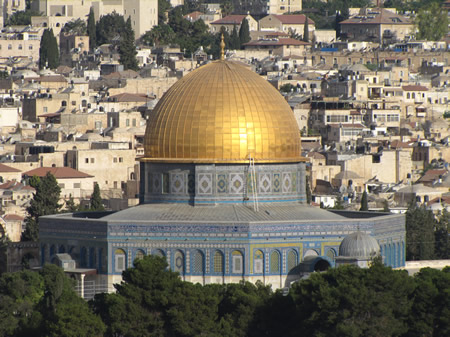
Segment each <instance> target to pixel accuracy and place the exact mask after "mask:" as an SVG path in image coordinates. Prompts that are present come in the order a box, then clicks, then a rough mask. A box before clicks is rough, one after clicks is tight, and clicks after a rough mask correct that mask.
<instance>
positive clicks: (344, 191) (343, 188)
mask: <svg viewBox="0 0 450 337" xmlns="http://www.w3.org/2000/svg"><path fill="white" fill-rule="evenodd" d="M339 192H340V193H342V194H344V193H347V187H346V186H345V185H341V187H339Z"/></svg>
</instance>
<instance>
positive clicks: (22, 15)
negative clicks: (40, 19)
mask: <svg viewBox="0 0 450 337" xmlns="http://www.w3.org/2000/svg"><path fill="white" fill-rule="evenodd" d="M41 15H42V14H41V13H38V12H35V11H32V10H24V11H17V12H14V13H13V14H12V15H11V16H9V17H8V20H7V21H6V23H5V26H28V25H31V17H32V16H41Z"/></svg>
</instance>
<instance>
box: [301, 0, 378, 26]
mask: <svg viewBox="0 0 450 337" xmlns="http://www.w3.org/2000/svg"><path fill="white" fill-rule="evenodd" d="M370 5H371V1H370V0H330V1H321V0H303V4H302V8H303V10H304V12H305V13H308V17H309V18H310V19H311V20H313V21H314V22H315V27H316V29H336V31H337V32H339V27H337V23H339V22H340V21H343V20H346V19H348V9H349V8H361V7H370ZM334 18H336V21H337V22H336V21H334V20H333V19H334Z"/></svg>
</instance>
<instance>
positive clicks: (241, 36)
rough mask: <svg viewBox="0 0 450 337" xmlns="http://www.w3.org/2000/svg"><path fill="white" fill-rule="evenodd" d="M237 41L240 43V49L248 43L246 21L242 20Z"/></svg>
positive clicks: (248, 32) (248, 36)
mask: <svg viewBox="0 0 450 337" xmlns="http://www.w3.org/2000/svg"><path fill="white" fill-rule="evenodd" d="M239 40H240V42H241V47H242V45H243V44H244V43H247V42H250V40H251V37H250V27H249V25H248V20H247V19H244V20H242V24H241V28H240V29H239Z"/></svg>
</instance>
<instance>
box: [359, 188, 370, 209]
mask: <svg viewBox="0 0 450 337" xmlns="http://www.w3.org/2000/svg"><path fill="white" fill-rule="evenodd" d="M359 210H360V211H368V210H369V200H368V199H367V192H366V191H364V193H363V195H362V197H361V208H360V209H359Z"/></svg>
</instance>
